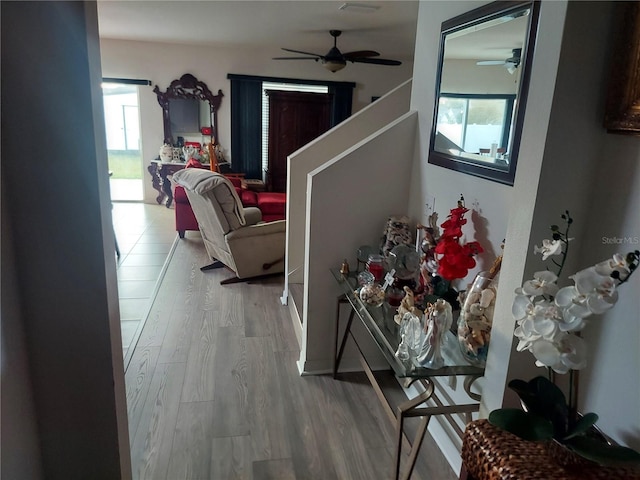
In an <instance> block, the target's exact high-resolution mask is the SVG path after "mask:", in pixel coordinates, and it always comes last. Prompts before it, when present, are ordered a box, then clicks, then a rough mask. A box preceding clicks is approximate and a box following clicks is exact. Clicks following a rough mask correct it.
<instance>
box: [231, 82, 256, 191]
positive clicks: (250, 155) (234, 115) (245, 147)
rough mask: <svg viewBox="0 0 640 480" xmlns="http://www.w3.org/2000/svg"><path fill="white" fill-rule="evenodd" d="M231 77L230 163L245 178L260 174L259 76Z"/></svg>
mask: <svg viewBox="0 0 640 480" xmlns="http://www.w3.org/2000/svg"><path fill="white" fill-rule="evenodd" d="M229 78H230V79H231V164H232V166H233V170H234V171H235V172H244V173H245V174H246V178H262V80H261V79H260V78H258V77H253V78H252V77H246V76H238V77H237V78H233V77H232V76H229Z"/></svg>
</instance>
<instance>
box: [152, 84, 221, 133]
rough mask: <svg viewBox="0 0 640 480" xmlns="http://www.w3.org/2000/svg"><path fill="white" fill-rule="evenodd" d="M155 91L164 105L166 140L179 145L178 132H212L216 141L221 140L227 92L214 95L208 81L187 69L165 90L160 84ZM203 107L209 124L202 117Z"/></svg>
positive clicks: (162, 105) (161, 104)
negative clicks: (221, 113) (222, 107)
mask: <svg viewBox="0 0 640 480" xmlns="http://www.w3.org/2000/svg"><path fill="white" fill-rule="evenodd" d="M153 92H154V93H155V94H156V96H157V97H158V103H159V104H160V106H161V107H162V123H163V126H164V143H167V144H169V145H175V138H174V134H176V135H178V134H198V135H199V134H203V135H208V136H211V138H212V140H213V143H214V145H217V144H218V109H219V108H220V102H222V97H223V96H224V95H223V94H222V90H218V94H217V95H214V94H213V93H211V90H209V87H207V84H206V83H204V82H201V81H199V80H198V79H197V78H196V77H194V76H193V75H191V74H190V73H185V74H184V75H182V76H181V77H180V78H179V79H178V80H174V81H173V82H171V84H170V85H169V87H168V88H167V90H166V91H165V92H161V91H160V89H159V88H158V85H156V86H155V87H154V88H153ZM203 110H204V112H205V115H204V117H205V118H206V121H205V123H208V125H207V124H204V125H203V121H202V120H201V119H202V117H203V115H202V114H201V111H203ZM205 132H207V133H205Z"/></svg>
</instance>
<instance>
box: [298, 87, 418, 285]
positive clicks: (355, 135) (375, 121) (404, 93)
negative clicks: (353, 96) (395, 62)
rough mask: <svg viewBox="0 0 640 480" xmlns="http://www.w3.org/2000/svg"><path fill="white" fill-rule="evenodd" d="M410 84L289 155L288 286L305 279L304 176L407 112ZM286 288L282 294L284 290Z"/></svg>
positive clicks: (305, 192)
mask: <svg viewBox="0 0 640 480" xmlns="http://www.w3.org/2000/svg"><path fill="white" fill-rule="evenodd" d="M410 98H411V80H407V81H406V82H404V83H402V84H401V85H400V86H398V87H396V88H394V89H393V90H392V91H391V92H388V93H387V94H385V95H384V96H382V97H381V98H379V99H378V100H377V101H375V102H374V103H372V104H369V105H368V106H367V107H366V108H364V109H362V110H360V111H359V112H357V113H355V114H354V115H352V116H351V117H350V118H348V119H346V120H345V121H344V122H342V123H340V125H338V126H337V127H334V128H332V129H331V130H329V131H328V132H326V133H325V134H323V135H321V136H320V137H318V138H317V139H316V140H314V141H312V142H311V143H309V144H307V145H305V146H304V147H302V148H301V149H300V150H298V151H296V152H294V153H292V154H291V155H289V158H288V162H287V166H288V172H287V198H288V199H289V201H288V202H287V253H286V261H285V263H286V270H285V271H286V272H287V279H286V282H287V284H288V283H302V281H303V279H304V269H303V268H302V267H303V264H304V244H305V236H304V229H305V225H306V221H307V216H306V211H305V199H306V195H307V182H306V178H307V174H308V173H309V172H310V171H312V170H315V169H316V168H318V167H319V166H321V165H322V164H323V163H325V162H327V161H328V160H330V159H332V158H333V157H335V156H336V155H338V154H339V153H341V152H343V151H344V150H345V149H347V148H349V147H351V146H352V145H353V144H354V143H357V142H359V141H360V140H362V139H364V138H366V137H368V136H369V135H371V134H372V133H374V132H375V131H377V130H379V129H380V128H382V127H384V126H385V125H386V124H388V123H390V122H391V121H393V120H395V119H397V118H399V117H400V116H401V115H403V114H405V113H407V111H408V110H409V100H410ZM287 284H285V294H286V289H287Z"/></svg>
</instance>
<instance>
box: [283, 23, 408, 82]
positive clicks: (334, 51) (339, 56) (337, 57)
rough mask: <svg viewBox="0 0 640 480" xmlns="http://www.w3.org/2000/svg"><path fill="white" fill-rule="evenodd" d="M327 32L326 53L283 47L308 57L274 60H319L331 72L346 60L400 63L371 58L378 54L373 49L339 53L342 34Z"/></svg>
mask: <svg viewBox="0 0 640 480" xmlns="http://www.w3.org/2000/svg"><path fill="white" fill-rule="evenodd" d="M329 33H330V34H331V36H332V37H333V47H331V50H329V52H328V53H327V54H326V55H319V54H317V53H309V52H302V51H300V50H292V49H290V48H283V49H282V50H284V51H286V52H292V53H302V54H303V55H309V56H308V57H275V58H274V60H315V61H316V62H317V61H318V60H320V61H321V62H322V66H323V67H324V68H326V69H327V70H329V71H331V72H337V71H338V70H342V69H343V68H344V67H345V66H346V64H347V62H351V63H372V64H374V65H390V66H395V65H401V64H402V62H399V61H398V60H387V59H385V58H372V57H378V56H379V55H380V54H379V53H378V52H374V51H373V50H358V51H355V52H347V53H341V52H340V50H338V47H337V46H336V44H337V39H338V37H339V36H340V35H341V34H342V31H341V30H329Z"/></svg>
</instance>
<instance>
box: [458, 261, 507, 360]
mask: <svg viewBox="0 0 640 480" xmlns="http://www.w3.org/2000/svg"><path fill="white" fill-rule="evenodd" d="M497 283H498V282H497V279H496V278H495V277H492V276H491V275H490V273H489V272H481V273H479V274H478V275H476V278H475V279H474V280H473V282H472V283H471V285H470V286H469V288H468V289H467V291H466V293H465V295H464V301H463V302H462V304H461V309H460V317H459V318H458V342H459V343H460V349H461V351H462V354H463V355H464V357H465V358H466V359H467V360H468V361H469V362H470V363H471V364H473V365H477V366H481V367H483V366H484V365H485V363H486V361H487V352H488V350H489V341H490V340H491V325H492V323H493V311H494V306H495V299H496V291H497Z"/></svg>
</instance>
